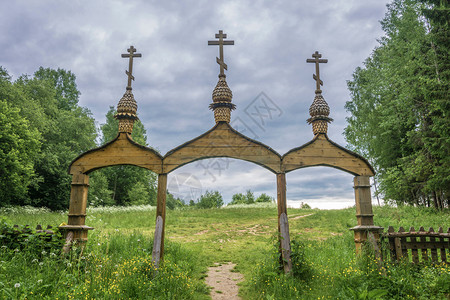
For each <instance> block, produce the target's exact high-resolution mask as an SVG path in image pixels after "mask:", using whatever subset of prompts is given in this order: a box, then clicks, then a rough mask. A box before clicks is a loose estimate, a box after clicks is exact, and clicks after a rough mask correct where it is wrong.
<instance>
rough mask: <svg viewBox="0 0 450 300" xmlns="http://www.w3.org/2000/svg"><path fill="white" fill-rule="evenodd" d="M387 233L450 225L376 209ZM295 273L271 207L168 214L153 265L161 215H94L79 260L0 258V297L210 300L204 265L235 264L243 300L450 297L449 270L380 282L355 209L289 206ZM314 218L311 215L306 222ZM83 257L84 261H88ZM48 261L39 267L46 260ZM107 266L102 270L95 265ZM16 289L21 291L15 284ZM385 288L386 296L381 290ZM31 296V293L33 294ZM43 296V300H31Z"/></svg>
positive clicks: (420, 269) (400, 271)
mask: <svg viewBox="0 0 450 300" xmlns="http://www.w3.org/2000/svg"><path fill="white" fill-rule="evenodd" d="M374 213H375V217H374V220H375V224H376V225H379V226H382V227H385V228H386V229H387V227H388V226H389V225H391V226H394V228H395V229H396V230H398V227H399V226H403V227H405V229H409V227H410V226H414V227H415V228H416V230H417V229H418V228H419V227H420V226H424V227H425V228H427V229H428V227H434V229H435V230H437V228H438V227H439V226H442V227H448V226H450V215H449V212H448V211H446V212H436V211H434V210H432V209H424V208H422V209H419V208H414V207H399V208H392V207H376V208H375V209H374ZM0 214H1V216H5V217H6V218H7V219H8V220H9V223H11V224H29V225H31V226H35V225H36V224H42V225H47V224H51V225H58V224H60V223H62V222H66V220H67V216H66V214H65V213H64V214H63V213H55V212H48V211H39V210H33V209H29V208H28V209H11V210H9V211H0ZM288 215H289V226H290V234H291V239H292V240H294V241H295V242H293V243H292V245H293V257H294V258H295V259H294V264H295V266H294V267H295V268H296V269H295V270H296V273H295V274H294V275H291V276H285V275H283V274H282V273H280V272H279V270H278V261H279V257H278V252H277V246H276V240H277V239H276V231H277V209H276V207H275V206H267V205H264V206H263V205H260V206H258V205H254V206H236V207H228V208H226V209H207V210H196V209H185V210H173V211H171V210H169V211H167V220H166V255H165V263H164V265H163V266H162V268H161V269H160V270H159V272H158V273H155V270H154V268H153V267H152V265H151V262H150V261H151V251H152V238H153V231H154V226H155V210H154V208H152V207H148V206H147V207H145V206H142V207H135V208H127V209H110V208H108V209H102V208H96V209H90V210H89V211H88V218H87V220H86V225H89V226H92V227H95V230H94V231H92V232H90V234H89V242H88V245H87V247H86V249H85V250H84V253H83V254H82V255H75V253H74V254H73V255H72V257H68V258H67V257H61V256H59V255H58V257H57V258H56V257H55V256H51V257H50V256H49V255H47V256H45V257H42V258H39V259H38V262H37V263H36V261H35V262H34V263H32V261H33V260H34V259H36V258H35V257H32V256H31V255H30V253H28V252H27V251H26V250H24V251H20V252H14V251H12V250H8V251H6V250H5V249H3V250H2V251H1V252H0V261H2V262H1V263H0V271H1V272H0V290H1V292H0V297H4V298H6V299H7V298H12V299H14V298H17V299H21V298H22V299H23V298H24V297H27V298H28V299H33V298H34V297H35V298H36V299H37V298H49V299H55V298H57V297H59V298H61V299H66V298H70V297H72V298H76V299H84V298H86V297H87V298H88V299H93V298H96V299H128V298H138V299H208V297H209V296H208V294H209V289H208V288H207V287H206V286H205V284H204V277H205V276H206V270H207V267H208V266H211V265H213V263H215V262H219V263H220V262H229V261H230V262H233V263H235V264H237V267H236V271H237V272H240V273H242V274H243V275H244V278H245V279H244V282H243V283H241V284H240V296H242V297H243V298H244V299H318V298H322V299H358V297H359V299H376V298H377V297H378V298H380V299H407V298H408V297H409V298H411V299H447V298H446V297H449V295H450V290H449V288H448V287H447V286H448V282H450V269H449V267H448V266H432V265H427V266H425V265H423V266H412V265H411V264H408V263H407V264H398V265H397V264H396V265H394V264H386V265H384V268H385V270H383V271H385V272H386V274H387V276H382V274H380V270H379V269H378V267H377V265H376V260H375V259H373V257H371V255H370V253H369V254H368V255H366V256H364V257H362V258H357V257H356V255H355V250H354V248H355V246H354V242H353V234H352V232H351V231H349V230H348V229H349V228H350V227H353V226H355V225H356V218H355V209H354V208H349V209H344V210H329V211H321V210H302V209H289V210H288ZM304 215H309V216H306V217H301V216H304ZM82 257H83V258H82ZM41 263H42V264H41ZM99 266H101V267H99ZM17 283H20V287H17V288H15V287H14V286H15V284H17ZM383 291H387V294H383V293H385V292H383ZM31 293H33V294H31ZM34 295H40V296H34Z"/></svg>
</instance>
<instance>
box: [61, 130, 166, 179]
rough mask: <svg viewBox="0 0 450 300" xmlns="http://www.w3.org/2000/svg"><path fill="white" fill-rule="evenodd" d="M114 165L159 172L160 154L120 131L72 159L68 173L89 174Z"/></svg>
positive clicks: (160, 170) (160, 166) (160, 165)
mask: <svg viewBox="0 0 450 300" xmlns="http://www.w3.org/2000/svg"><path fill="white" fill-rule="evenodd" d="M116 165H133V166H137V167H141V168H144V169H148V170H150V171H153V172H155V173H157V174H160V173H162V155H161V154H159V153H158V152H157V151H156V150H154V149H152V148H149V147H145V146H142V145H140V144H138V143H136V142H135V141H133V139H132V138H131V135H130V134H128V133H126V132H121V133H119V134H118V135H117V137H116V138H115V139H114V140H112V141H110V142H109V143H107V144H105V145H103V146H101V147H98V148H95V149H92V150H89V151H87V152H85V153H83V154H81V155H80V156H78V157H77V158H76V159H74V160H73V161H72V163H71V164H70V166H69V174H72V175H74V174H89V173H90V172H92V171H94V170H97V169H100V168H104V167H110V166H116Z"/></svg>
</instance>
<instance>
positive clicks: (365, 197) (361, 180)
mask: <svg viewBox="0 0 450 300" xmlns="http://www.w3.org/2000/svg"><path fill="white" fill-rule="evenodd" d="M354 188H355V201H356V219H357V221H358V226H355V227H353V228H351V229H350V230H353V231H354V234H355V246H356V253H360V251H361V245H362V244H363V243H364V242H366V241H367V239H368V233H369V232H371V233H372V234H373V235H374V238H375V239H376V241H378V240H379V238H380V232H381V231H382V230H383V228H382V227H379V226H374V225H373V211H372V197H371V194H370V178H369V176H356V177H355V178H354Z"/></svg>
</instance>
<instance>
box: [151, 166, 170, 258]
mask: <svg viewBox="0 0 450 300" xmlns="http://www.w3.org/2000/svg"><path fill="white" fill-rule="evenodd" d="M166 197H167V174H159V175H158V194H157V196H156V201H157V204H156V222H158V218H160V219H161V220H162V229H161V242H160V243H159V249H157V251H159V255H160V259H163V257H164V232H165V226H166ZM157 226H158V224H156V227H157ZM156 233H157V232H156V230H155V238H156ZM153 251H155V249H153Z"/></svg>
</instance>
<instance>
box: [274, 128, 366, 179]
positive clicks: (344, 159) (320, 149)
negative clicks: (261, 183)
mask: <svg viewBox="0 0 450 300" xmlns="http://www.w3.org/2000/svg"><path fill="white" fill-rule="evenodd" d="M313 166H328V167H332V168H337V169H340V170H342V171H345V172H348V173H351V174H353V175H365V176H373V175H375V172H374V170H373V168H372V166H371V165H370V164H369V163H368V162H367V161H366V160H365V159H364V158H363V157H361V156H360V155H358V154H356V153H354V152H352V151H350V150H348V149H345V148H344V147H342V146H339V145H338V144H336V143H334V142H332V141H330V140H329V139H328V137H327V135H326V134H318V135H317V136H316V137H315V138H314V139H313V140H312V141H310V142H309V143H307V144H305V145H303V146H301V147H298V148H294V149H292V150H290V151H289V152H287V153H286V154H284V155H283V157H282V161H281V168H282V170H283V171H285V172H290V171H293V170H296V169H300V168H306V167H313Z"/></svg>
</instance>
